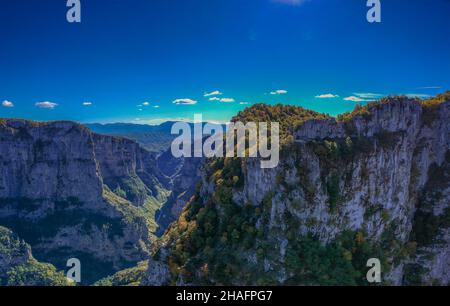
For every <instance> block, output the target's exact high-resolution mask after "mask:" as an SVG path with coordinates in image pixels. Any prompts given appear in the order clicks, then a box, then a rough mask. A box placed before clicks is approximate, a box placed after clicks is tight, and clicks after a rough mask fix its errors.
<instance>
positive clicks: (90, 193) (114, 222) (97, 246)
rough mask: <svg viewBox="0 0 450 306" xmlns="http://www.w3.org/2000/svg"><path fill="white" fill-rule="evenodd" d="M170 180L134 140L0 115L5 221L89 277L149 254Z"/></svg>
mask: <svg viewBox="0 0 450 306" xmlns="http://www.w3.org/2000/svg"><path fill="white" fill-rule="evenodd" d="M165 184H167V178H166V177H165V176H164V175H163V174H162V173H161V172H160V171H159V170H158V169H157V167H156V160H155V155H153V154H151V153H149V152H147V151H145V150H144V149H142V148H140V147H139V145H138V144H136V143H135V142H134V141H131V140H128V139H124V138H119V137H110V136H100V135H97V134H94V133H92V132H90V131H89V130H88V129H87V128H85V127H83V126H81V125H79V124H77V123H73V122H49V123H38V122H31V121H25V120H13V119H1V120H0V225H4V226H6V227H8V228H10V229H12V230H13V231H14V232H15V233H17V234H18V235H19V237H20V238H21V239H24V240H25V241H26V242H27V243H29V244H30V245H31V247H32V249H33V253H34V255H35V256H36V258H38V259H39V260H44V261H47V262H51V263H53V264H55V265H56V266H57V267H59V268H64V267H65V264H66V261H67V259H69V258H71V257H76V258H79V259H80V260H81V262H82V266H83V267H84V268H85V269H84V271H86V273H85V274H84V275H85V277H86V280H87V282H90V281H93V280H95V279H98V278H100V277H101V276H104V275H107V274H110V273H112V272H114V271H116V270H118V269H122V268H125V267H127V266H130V265H133V264H134V263H136V262H137V261H139V260H142V259H144V258H146V256H147V254H148V247H149V245H150V244H151V240H152V239H153V238H152V236H153V234H152V231H154V230H155V229H156V224H155V222H154V213H155V211H156V210H157V209H158V208H159V207H158V206H157V205H158V199H161V198H164V197H165V196H166V193H167V191H166V190H165V188H164V187H165Z"/></svg>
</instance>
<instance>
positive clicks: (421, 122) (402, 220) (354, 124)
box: [147, 95, 450, 285]
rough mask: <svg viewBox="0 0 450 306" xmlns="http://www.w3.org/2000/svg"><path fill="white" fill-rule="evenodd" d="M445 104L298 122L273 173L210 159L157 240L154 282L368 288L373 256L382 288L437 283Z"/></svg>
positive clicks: (444, 268)
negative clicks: (158, 273)
mask: <svg viewBox="0 0 450 306" xmlns="http://www.w3.org/2000/svg"><path fill="white" fill-rule="evenodd" d="M449 96H450V95H445V96H441V97H438V98H437V99H436V100H439V101H438V102H437V101H427V102H420V101H416V100H411V99H407V98H389V99H387V100H383V101H381V102H377V103H373V104H370V105H368V106H367V107H364V108H361V109H356V110H355V112H354V113H353V114H348V115H345V116H342V117H341V118H339V120H336V119H322V120H309V121H306V122H305V123H304V124H302V125H301V126H300V127H298V128H297V129H295V131H294V133H293V136H294V141H293V142H288V143H286V144H285V145H284V147H283V149H282V152H281V160H280V164H279V166H278V167H276V168H274V169H261V168H260V165H259V164H260V161H259V160H258V159H251V158H250V159H246V160H243V161H236V160H234V161H230V160H228V161H227V160H225V161H218V160H215V161H212V162H210V163H209V164H208V165H207V166H206V170H205V171H204V172H203V184H202V190H201V192H200V193H199V194H197V196H196V197H195V199H193V200H192V201H191V203H190V204H189V205H188V208H187V209H186V210H185V211H184V212H183V214H182V216H181V217H180V219H179V221H178V223H177V224H174V225H173V226H172V228H171V229H170V230H169V232H168V233H167V234H166V236H165V237H164V238H163V240H162V242H161V243H162V247H161V248H160V249H159V252H158V257H159V258H160V261H161V262H166V263H167V265H168V266H169V268H170V269H171V272H172V276H171V277H168V278H167V273H162V274H163V275H162V276H166V280H167V282H169V281H172V282H175V281H178V282H180V281H181V282H185V283H197V284H198V283H207V284H367V282H366V280H365V273H366V271H367V268H366V262H367V260H368V259H369V258H372V257H375V258H379V259H380V261H381V262H382V263H383V282H384V283H385V284H396V285H401V284H407V285H408V284H432V283H433V284H441V285H448V284H449V281H450V279H449V273H450V259H449V256H448V255H449V250H450V249H449V248H450V245H449V240H450V238H449V226H450V207H449V203H450V194H449V190H450V166H449V163H450V120H449V119H450V97H449ZM239 169H242V171H241V172H240V171H238V170H239ZM179 237H182V238H179ZM208 237H210V239H208ZM161 254H164V255H161ZM186 258H188V259H186ZM149 269H151V267H149ZM154 270H155V271H156V270H158V271H165V270H164V269H162V268H161V266H160V263H159V264H158V266H157V268H155V269H154ZM332 271H339V273H338V272H336V274H334V272H332ZM153 279H158V281H161V278H158V277H155V276H153ZM147 283H151V281H150V282H147Z"/></svg>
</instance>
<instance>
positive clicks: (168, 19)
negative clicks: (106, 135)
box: [0, 0, 450, 123]
mask: <svg viewBox="0 0 450 306" xmlns="http://www.w3.org/2000/svg"><path fill="white" fill-rule="evenodd" d="M381 3H382V22H381V23H379V24H370V23H368V22H367V20H366V13H367V10H368V8H367V7H366V1H365V0H345V1H342V0H304V1H300V0H245V1H243V0H109V1H107V0H81V4H82V22H81V23H80V24H69V23H68V22H67V21H66V12H67V8H66V0H14V1H1V2H0V103H2V102H3V103H2V104H3V106H2V105H0V117H16V118H17V117H20V118H28V119H36V120H57V119H58V120H59V119H67V120H77V121H81V122H117V121H121V122H141V123H157V122H160V121H164V120H169V119H170V120H174V119H182V118H187V119H193V114H194V113H202V114H203V117H204V119H206V120H212V121H226V120H228V119H230V118H231V117H232V116H233V114H235V113H236V112H237V111H239V110H241V109H243V108H245V107H247V106H249V105H251V104H253V103H259V102H265V103H268V104H275V103H286V104H294V105H300V106H304V107H307V108H311V109H314V110H317V111H321V112H325V113H329V114H332V115H335V114H338V113H341V112H344V111H348V110H351V109H353V107H354V106H355V104H357V103H365V102H366V100H370V99H373V98H377V97H379V96H382V95H388V94H416V95H424V96H425V95H434V94H436V93H439V92H443V91H445V90H446V89H450V74H449V72H450V25H449V21H448V16H450V1H449V0H432V1H430V0H417V1H414V0H381ZM216 91H218V92H220V93H221V94H219V95H214V94H212V95H209V96H206V97H205V94H206V93H214V92H216ZM210 99H212V100H210ZM174 101H178V103H174ZM40 102H44V103H40ZM85 102H89V103H90V104H89V105H83V103H85ZM144 102H148V105H145V104H147V103H145V104H144ZM241 102H244V103H241ZM37 103H40V104H37ZM85 104H86V103H85Z"/></svg>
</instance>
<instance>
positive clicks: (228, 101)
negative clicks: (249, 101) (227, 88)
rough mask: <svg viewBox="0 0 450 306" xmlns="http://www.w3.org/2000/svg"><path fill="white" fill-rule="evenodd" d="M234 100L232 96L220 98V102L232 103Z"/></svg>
mask: <svg viewBox="0 0 450 306" xmlns="http://www.w3.org/2000/svg"><path fill="white" fill-rule="evenodd" d="M234 101H235V100H234V99H233V98H222V99H220V102H224V103H233V102H234Z"/></svg>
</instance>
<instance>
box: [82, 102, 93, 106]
mask: <svg viewBox="0 0 450 306" xmlns="http://www.w3.org/2000/svg"><path fill="white" fill-rule="evenodd" d="M91 105H92V102H83V106H91Z"/></svg>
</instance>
